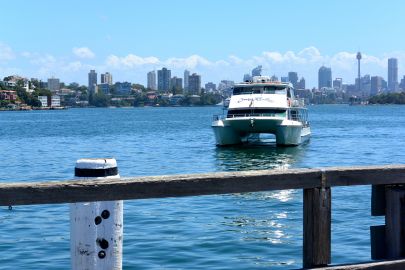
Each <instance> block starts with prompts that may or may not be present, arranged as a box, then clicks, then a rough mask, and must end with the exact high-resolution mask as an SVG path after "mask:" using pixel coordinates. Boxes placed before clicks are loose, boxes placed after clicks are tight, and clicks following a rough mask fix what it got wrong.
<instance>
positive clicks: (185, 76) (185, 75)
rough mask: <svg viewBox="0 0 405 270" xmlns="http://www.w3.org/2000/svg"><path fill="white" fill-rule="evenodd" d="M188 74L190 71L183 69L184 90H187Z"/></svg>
mask: <svg viewBox="0 0 405 270" xmlns="http://www.w3.org/2000/svg"><path fill="white" fill-rule="evenodd" d="M189 76H190V71H188V70H187V69H186V70H185V71H184V91H185V92H187V91H188V77H189Z"/></svg>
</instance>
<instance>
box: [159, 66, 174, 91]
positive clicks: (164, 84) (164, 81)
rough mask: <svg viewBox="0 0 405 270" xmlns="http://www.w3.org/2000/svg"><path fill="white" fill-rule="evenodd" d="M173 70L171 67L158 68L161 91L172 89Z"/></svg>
mask: <svg viewBox="0 0 405 270" xmlns="http://www.w3.org/2000/svg"><path fill="white" fill-rule="evenodd" d="M171 77H172V72H171V70H170V69H167V68H162V69H161V70H158V90H159V91H160V92H168V91H169V90H170V78H171Z"/></svg>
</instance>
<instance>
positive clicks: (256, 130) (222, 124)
mask: <svg viewBox="0 0 405 270" xmlns="http://www.w3.org/2000/svg"><path fill="white" fill-rule="evenodd" d="M212 127H213V130H214V134H215V139H216V144H217V145H221V146H225V145H235V144H241V143H243V142H246V140H247V138H248V137H249V136H250V135H252V134H261V133H268V134H274V135H275V136H276V143H277V145H285V146H295V145H300V144H301V143H303V142H305V141H307V140H308V139H309V137H310V134H311V130H310V128H309V127H308V126H303V125H302V123H301V122H298V121H292V120H286V119H282V118H274V117H255V118H249V117H243V118H227V119H223V120H216V121H214V122H213V124H212Z"/></svg>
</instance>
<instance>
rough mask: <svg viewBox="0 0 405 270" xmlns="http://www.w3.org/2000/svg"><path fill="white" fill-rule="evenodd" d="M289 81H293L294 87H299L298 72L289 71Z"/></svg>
mask: <svg viewBox="0 0 405 270" xmlns="http://www.w3.org/2000/svg"><path fill="white" fill-rule="evenodd" d="M288 81H289V82H290V83H292V85H293V86H294V88H297V83H298V74H297V72H293V71H290V72H288Z"/></svg>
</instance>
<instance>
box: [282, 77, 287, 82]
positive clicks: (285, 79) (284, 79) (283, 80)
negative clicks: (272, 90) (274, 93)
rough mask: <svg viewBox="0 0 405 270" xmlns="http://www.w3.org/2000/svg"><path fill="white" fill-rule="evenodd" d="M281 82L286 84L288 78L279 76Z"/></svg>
mask: <svg viewBox="0 0 405 270" xmlns="http://www.w3.org/2000/svg"><path fill="white" fill-rule="evenodd" d="M280 79H281V82H288V77H284V76H281V78H280Z"/></svg>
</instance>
